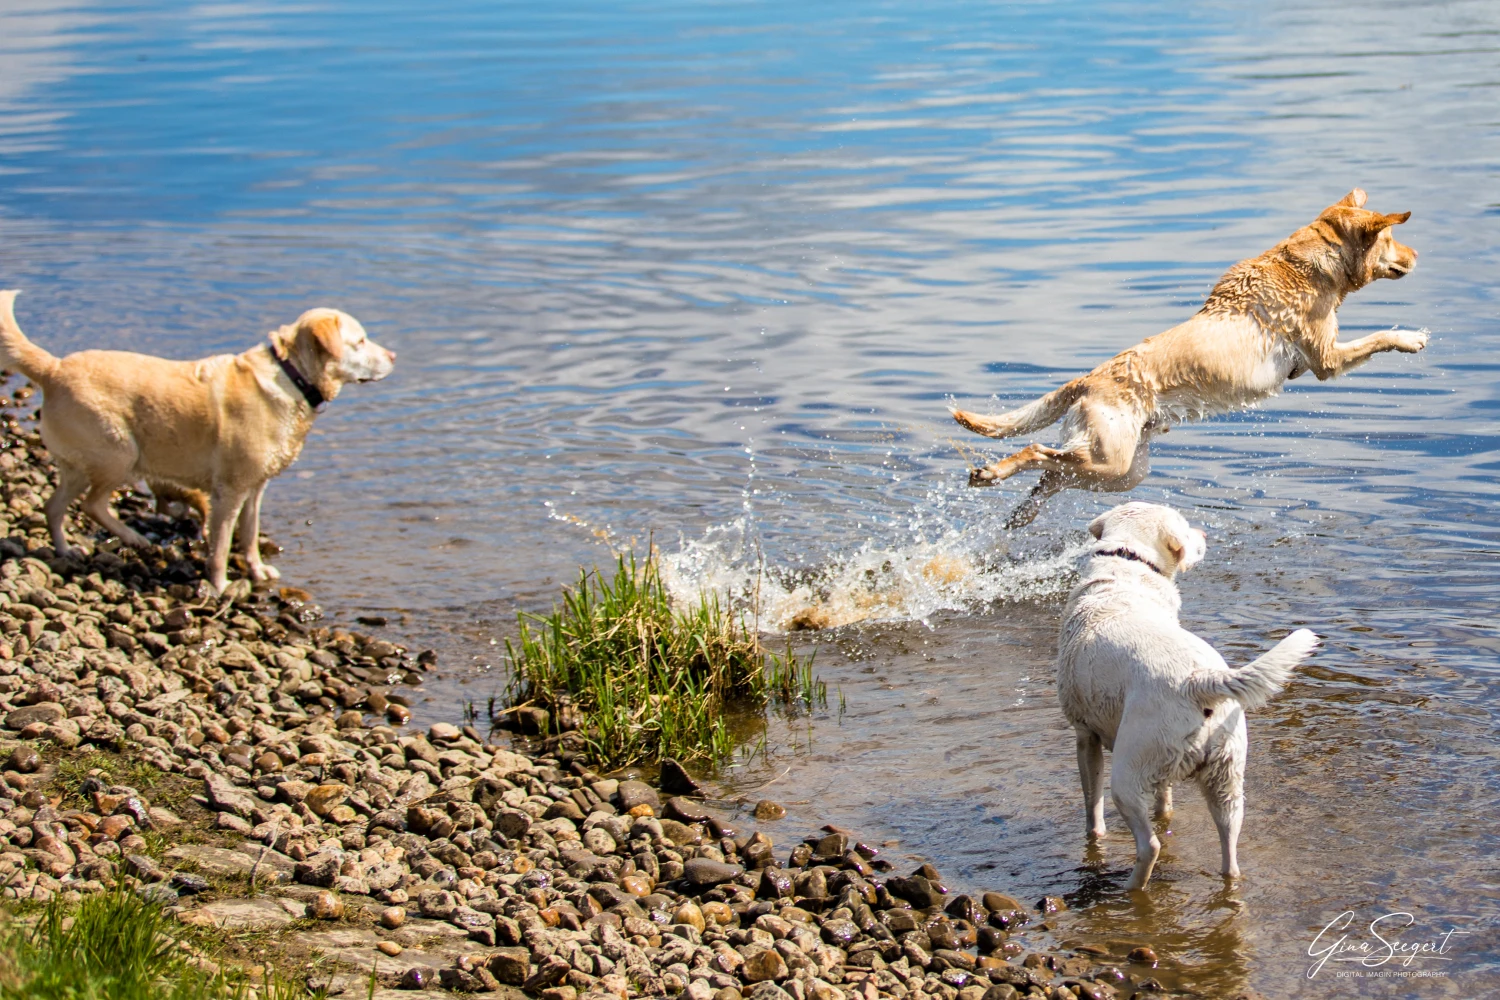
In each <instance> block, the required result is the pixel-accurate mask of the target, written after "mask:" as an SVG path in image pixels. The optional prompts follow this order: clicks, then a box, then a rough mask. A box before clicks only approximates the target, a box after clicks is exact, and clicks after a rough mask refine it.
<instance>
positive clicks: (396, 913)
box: [380, 906, 406, 930]
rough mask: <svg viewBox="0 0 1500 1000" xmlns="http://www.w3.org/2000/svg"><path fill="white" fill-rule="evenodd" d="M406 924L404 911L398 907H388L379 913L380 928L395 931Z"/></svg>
mask: <svg viewBox="0 0 1500 1000" xmlns="http://www.w3.org/2000/svg"><path fill="white" fill-rule="evenodd" d="M404 923H406V911H405V910H404V909H402V908H401V907H399V906H388V907H386V908H385V909H384V910H381V911H380V926H382V927H384V928H386V929H388V930H395V929H396V928H398V927H400V926H401V925H402V924H404Z"/></svg>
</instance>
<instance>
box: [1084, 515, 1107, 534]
mask: <svg viewBox="0 0 1500 1000" xmlns="http://www.w3.org/2000/svg"><path fill="white" fill-rule="evenodd" d="M1107 517H1109V511H1105V512H1104V513H1103V514H1100V515H1099V516H1098V517H1096V518H1094V519H1093V520H1092V521H1090V522H1089V534H1091V535H1093V536H1094V537H1095V538H1103V537H1104V519H1105V518H1107Z"/></svg>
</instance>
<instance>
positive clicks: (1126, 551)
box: [1091, 549, 1167, 576]
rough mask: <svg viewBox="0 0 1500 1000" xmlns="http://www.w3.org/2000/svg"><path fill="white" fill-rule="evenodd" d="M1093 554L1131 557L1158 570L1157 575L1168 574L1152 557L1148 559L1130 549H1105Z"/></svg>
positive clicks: (1120, 557) (1121, 557)
mask: <svg viewBox="0 0 1500 1000" xmlns="http://www.w3.org/2000/svg"><path fill="white" fill-rule="evenodd" d="M1091 554H1092V555H1094V556H1114V557H1115V558H1116V559H1130V560H1133V561H1134V562H1138V563H1143V564H1145V565H1147V566H1150V567H1151V569H1152V570H1154V571H1155V572H1156V575H1157V576H1166V575H1167V574H1165V573H1163V572H1162V571H1161V567H1160V566H1158V565H1156V563H1154V562H1152V561H1151V560H1150V559H1147V558H1146V557H1145V556H1143V555H1140V554H1139V553H1136V552H1132V551H1130V550H1129V549H1104V550H1102V551H1100V552H1094V553H1091Z"/></svg>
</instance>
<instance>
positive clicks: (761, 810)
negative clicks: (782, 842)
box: [755, 799, 786, 823]
mask: <svg viewBox="0 0 1500 1000" xmlns="http://www.w3.org/2000/svg"><path fill="white" fill-rule="evenodd" d="M785 817H786V806H784V805H782V804H781V803H779V802H772V801H771V800H770V799H761V800H760V801H759V802H757V803H755V818H756V819H758V820H760V821H761V822H764V823H769V822H772V821H774V820H778V819H783V818H785Z"/></svg>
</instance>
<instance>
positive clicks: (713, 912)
mask: <svg viewBox="0 0 1500 1000" xmlns="http://www.w3.org/2000/svg"><path fill="white" fill-rule="evenodd" d="M700 909H701V910H702V911H703V919H704V920H705V921H708V920H712V921H713V922H714V923H716V924H719V925H721V926H722V925H724V924H728V923H730V922H732V921H733V920H734V910H732V909H731V908H730V906H729V904H728V903H720V902H716V901H714V902H708V903H704V904H703V905H702V906H701V907H700Z"/></svg>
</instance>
